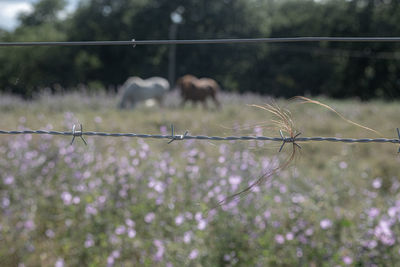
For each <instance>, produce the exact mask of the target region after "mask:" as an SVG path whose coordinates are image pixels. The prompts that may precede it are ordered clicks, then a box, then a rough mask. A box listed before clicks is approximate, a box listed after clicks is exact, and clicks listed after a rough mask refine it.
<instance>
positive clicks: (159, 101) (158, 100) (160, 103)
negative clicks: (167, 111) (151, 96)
mask: <svg viewBox="0 0 400 267" xmlns="http://www.w3.org/2000/svg"><path fill="white" fill-rule="evenodd" d="M155 99H156V101H157V103H158V105H159V106H160V107H164V101H163V100H164V97H163V96H157V97H155Z"/></svg>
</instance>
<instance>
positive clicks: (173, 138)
mask: <svg viewBox="0 0 400 267" xmlns="http://www.w3.org/2000/svg"><path fill="white" fill-rule="evenodd" d="M188 133H189V132H188V131H186V132H185V133H184V134H181V135H175V132H174V125H173V124H171V137H170V138H171V140H170V141H169V142H168V144H171V143H172V142H173V141H175V140H183V139H185V137H186V136H187V135H188Z"/></svg>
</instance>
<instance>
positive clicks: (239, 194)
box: [211, 143, 296, 210]
mask: <svg viewBox="0 0 400 267" xmlns="http://www.w3.org/2000/svg"><path fill="white" fill-rule="evenodd" d="M295 155H296V145H295V144H294V143H293V150H292V153H291V154H290V156H289V157H288V159H286V161H285V162H284V163H283V164H280V165H279V166H278V167H276V168H273V169H272V170H270V171H267V172H266V173H264V174H263V175H261V176H260V177H259V178H258V179H257V180H256V181H255V182H253V183H252V184H251V185H249V186H248V187H246V188H244V189H242V190H241V191H239V192H237V193H235V194H233V195H230V196H228V197H227V198H225V199H223V200H221V201H220V202H218V204H217V205H216V206H214V207H213V208H211V210H213V209H216V208H218V207H220V206H222V205H225V204H227V203H229V202H231V201H233V200H235V199H238V198H240V197H242V196H243V194H248V193H250V192H251V190H252V189H253V188H254V187H255V186H257V185H259V184H261V183H262V182H263V181H265V180H267V179H268V178H270V177H271V176H273V175H275V174H276V173H278V172H279V171H281V170H283V169H286V168H287V167H288V166H289V165H290V163H291V162H292V161H293V159H294V157H295Z"/></svg>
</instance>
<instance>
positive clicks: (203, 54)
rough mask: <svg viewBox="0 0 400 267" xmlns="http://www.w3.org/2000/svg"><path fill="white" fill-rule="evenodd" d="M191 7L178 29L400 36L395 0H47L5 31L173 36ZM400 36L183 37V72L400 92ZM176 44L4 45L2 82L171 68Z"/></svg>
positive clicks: (280, 88) (31, 86)
mask: <svg viewBox="0 0 400 267" xmlns="http://www.w3.org/2000/svg"><path fill="white" fill-rule="evenodd" d="M179 6H182V7H184V13H183V23H182V24H180V25H179V26H178V31H177V38H178V39H206V38H257V37H296V36H347V37H350V36H400V24H399V23H398V21H400V4H399V2H398V1H393V0H392V1H390V0H352V1H348V0H330V1H329V0H328V1H321V2H314V1H312V0H287V1H274V0H253V1H248V0H225V1H215V0H202V1H198V0H197V1H196V0H190V1H188V0H185V1H183V0H137V1H136V0H135V1H133V0H84V1H81V3H80V5H79V7H78V9H77V10H76V11H75V12H74V13H73V14H71V15H69V16H67V18H64V19H60V18H59V16H58V15H57V14H59V11H60V10H62V9H63V8H64V7H65V1H64V0H42V1H39V2H37V3H36V4H35V5H34V9H33V12H32V13H28V14H22V15H20V17H19V18H20V22H21V25H20V26H19V27H18V28H17V29H16V30H15V31H14V32H11V33H7V32H3V31H2V32H0V39H1V40H2V41H44V40H46V41H81V40H131V39H133V38H134V39H136V40H155V39H168V38H169V32H170V27H171V23H172V22H171V18H170V14H171V13H172V12H173V11H174V10H176V9H177V8H178V7H179ZM399 47H400V46H399V44H396V43H307V44H257V45H255V44H253V45H251V44H250V45H249V44H248V45H240V44H224V45H181V46H177V52H176V53H177V54H176V55H177V60H176V61H177V66H176V75H177V76H181V75H184V74H186V73H191V74H194V75H197V76H201V77H204V76H208V77H212V78H215V79H216V80H218V81H219V82H220V83H221V85H222V87H223V89H225V90H230V91H239V92H245V91H254V92H259V93H262V94H271V95H276V96H284V97H291V96H294V95H303V94H312V95H320V94H323V95H328V96H332V97H337V98H344V97H359V98H361V99H369V98H373V97H380V98H398V97H400V90H399V86H400V82H399V78H398V73H399V71H400V55H399V53H398V52H397V54H396V51H398V48H399ZM169 49H170V47H169V46H165V45H164V46H163V45H162V46H152V45H149V46H137V47H136V48H134V49H133V48H132V47H129V46H113V47H104V46H103V47H100V46H99V47H62V48H46V47H36V48H35V47H34V48H1V49H0V64H1V65H2V66H4V67H3V68H2V71H1V73H0V90H3V91H4V90H6V91H11V92H15V93H19V94H22V95H26V96H29V95H31V94H32V93H33V92H35V91H36V90H38V89H40V88H43V87H54V84H59V85H61V86H62V87H65V88H70V87H76V86H77V85H78V84H90V83H92V84H93V82H94V83H96V84H102V85H104V86H105V87H107V88H108V87H109V86H111V87H114V88H116V87H117V86H118V85H120V84H122V83H123V82H124V81H125V80H126V78H127V77H129V76H133V75H137V76H141V77H150V76H155V75H158V76H163V77H167V76H168V60H169V59H168V52H169Z"/></svg>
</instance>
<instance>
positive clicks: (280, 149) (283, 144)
mask: <svg viewBox="0 0 400 267" xmlns="http://www.w3.org/2000/svg"><path fill="white" fill-rule="evenodd" d="M279 134H280V135H281V137H282V141H283V143H282V145H281V148H279V152H281V151H282V148H283V147H284V146H285V144H286V138H285V137H284V136H283V133H282V130H279Z"/></svg>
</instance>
